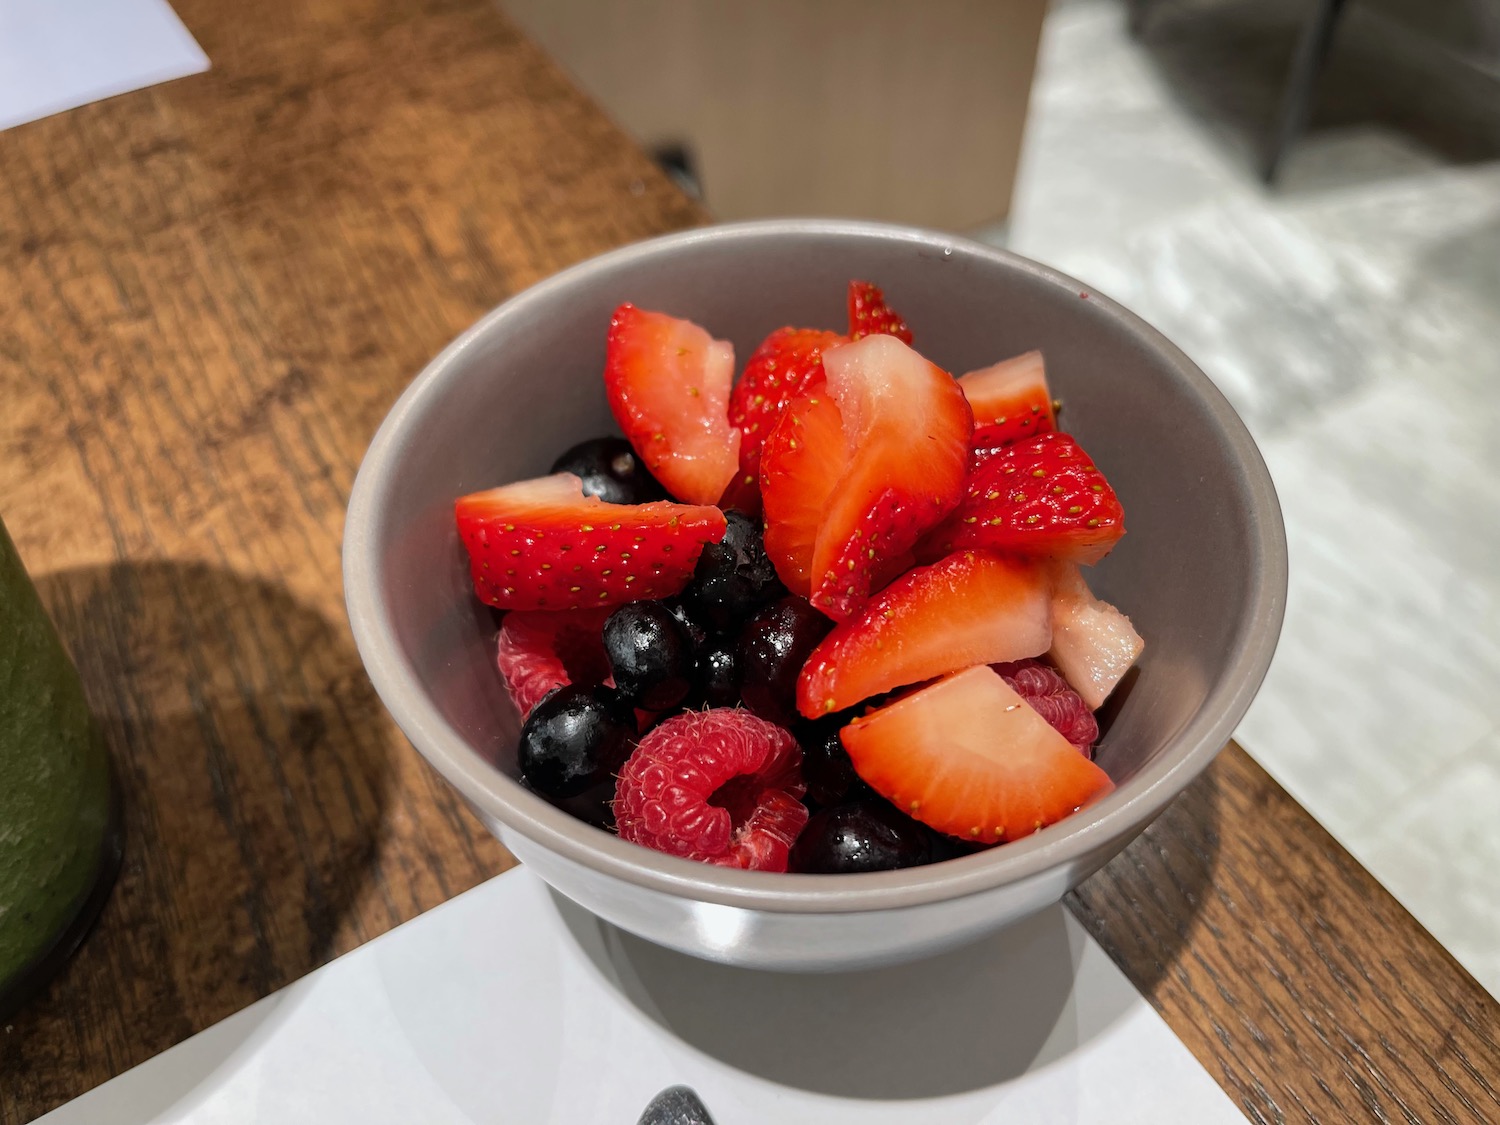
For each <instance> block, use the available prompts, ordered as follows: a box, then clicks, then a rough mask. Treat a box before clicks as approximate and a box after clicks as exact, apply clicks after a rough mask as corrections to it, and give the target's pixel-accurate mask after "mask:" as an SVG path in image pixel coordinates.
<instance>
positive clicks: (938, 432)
mask: <svg viewBox="0 0 1500 1125" xmlns="http://www.w3.org/2000/svg"><path fill="white" fill-rule="evenodd" d="M823 368H824V371H825V372H826V374H827V377H828V390H829V391H830V392H831V393H832V394H833V397H834V399H835V401H837V403H838V409H839V415H840V418H841V419H842V423H843V432H844V442H845V445H846V446H847V447H848V449H849V450H850V451H851V452H850V462H849V468H848V470H847V471H846V472H845V473H844V476H843V477H842V479H840V480H839V482H838V484H837V486H836V487H835V488H834V490H833V492H832V495H831V496H830V497H829V498H828V507H827V510H826V513H825V515H824V518H823V521H822V523H821V525H820V526H819V528H818V538H817V542H816V544H815V545H814V548H813V560H812V572H811V584H812V595H811V598H810V600H811V601H812V603H813V605H815V606H817V607H818V608H819V609H820V610H822V611H823V612H824V613H826V614H828V615H829V616H830V617H832V618H834V619H835V620H843V619H844V618H846V617H848V616H849V615H850V614H852V613H853V612H854V611H855V609H857V608H858V607H859V605H860V604H861V603H862V602H863V601H864V600H865V599H866V598H867V597H869V595H870V591H871V590H872V589H873V588H874V583H875V576H876V574H877V573H880V572H882V570H883V569H884V565H885V564H886V563H887V562H888V561H889V560H891V559H894V558H896V557H898V556H899V555H901V554H903V553H904V552H906V551H908V550H910V549H911V548H912V547H913V546H914V545H915V544H916V542H917V540H918V539H919V538H921V536H922V533H923V532H925V531H926V530H927V529H928V528H930V527H932V526H933V525H935V524H937V523H938V522H940V521H941V520H942V519H943V518H944V517H945V516H946V515H947V514H948V513H949V512H950V511H952V510H953V508H954V506H955V505H957V503H958V501H959V498H960V496H961V495H962V491H963V482H964V476H965V470H966V468H967V465H968V458H969V439H970V436H971V434H972V432H973V427H974V420H973V415H972V413H971V412H970V410H969V404H968V402H966V401H965V399H964V396H963V392H962V391H960V390H959V389H958V384H957V383H955V382H954V381H953V378H952V377H951V376H950V375H949V374H948V373H947V372H946V371H944V370H943V369H942V368H940V367H938V366H937V365H935V364H933V363H930V362H928V361H927V360H926V359H923V358H922V357H921V356H920V355H918V354H917V353H916V352H914V351H912V350H911V348H909V347H907V346H906V345H905V344H903V343H902V342H901V341H900V340H898V339H896V337H894V336H885V335H874V336H867V337H865V338H864V339H862V340H857V341H855V342H854V343H852V344H845V345H843V346H842V347H838V348H834V349H832V350H831V351H829V352H826V353H824V355H823ZM768 471H769V468H768Z"/></svg>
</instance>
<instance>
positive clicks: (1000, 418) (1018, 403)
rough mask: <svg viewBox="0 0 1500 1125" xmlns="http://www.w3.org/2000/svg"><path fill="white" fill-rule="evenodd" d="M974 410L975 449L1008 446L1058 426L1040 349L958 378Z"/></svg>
mask: <svg viewBox="0 0 1500 1125" xmlns="http://www.w3.org/2000/svg"><path fill="white" fill-rule="evenodd" d="M958 385H959V387H960V388H961V389H962V390H963V392H964V397H965V398H967V399H968V400H969V407H970V409H972V410H973V411H974V448H976V449H988V448H992V447H994V446H997V445H1009V444H1010V443H1011V442H1013V441H1019V440H1020V439H1021V438H1027V437H1031V436H1032V435H1034V434H1045V433H1049V432H1050V431H1052V430H1055V429H1057V415H1056V414H1055V413H1054V411H1053V405H1052V391H1051V390H1050V389H1049V388H1048V386H1047V369H1046V366H1045V365H1044V364H1043V363H1042V353H1041V352H1027V353H1026V354H1025V355H1018V356H1016V357H1015V358H1014V359H1007V360H1002V361H1001V362H999V363H996V364H993V365H991V366H989V367H982V368H980V369H979V370H978V371H970V372H969V373H968V374H967V375H960V376H959V377H958Z"/></svg>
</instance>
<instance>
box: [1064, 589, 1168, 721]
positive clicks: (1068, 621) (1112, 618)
mask: <svg viewBox="0 0 1500 1125" xmlns="http://www.w3.org/2000/svg"><path fill="white" fill-rule="evenodd" d="M1053 570H1054V576H1055V577H1054V581H1055V585H1054V592H1053V595H1052V651H1051V653H1050V654H1049V655H1050V656H1051V657H1052V660H1053V662H1054V663H1055V664H1056V665H1057V666H1058V668H1060V669H1061V670H1062V674H1063V675H1064V676H1065V677H1067V680H1068V683H1069V684H1071V685H1072V686H1073V689H1074V690H1075V691H1077V692H1078V694H1079V695H1080V696H1081V697H1082V698H1083V701H1084V702H1085V703H1087V704H1088V705H1089V706H1090V707H1091V708H1096V707H1099V706H1101V705H1102V704H1103V703H1104V701H1105V699H1107V698H1108V697H1109V693H1110V692H1112V691H1114V690H1115V685H1116V684H1118V683H1119V682H1120V680H1121V678H1122V677H1123V676H1124V675H1125V673H1126V672H1128V671H1130V667H1131V665H1133V664H1134V663H1135V662H1136V661H1137V660H1138V659H1139V658H1140V655H1141V652H1142V651H1143V650H1144V649H1145V647H1146V642H1145V641H1143V640H1141V636H1140V634H1139V633H1137V632H1136V631H1135V627H1134V626H1133V625H1131V623H1130V618H1128V617H1126V616H1125V615H1124V614H1123V613H1121V612H1120V611H1119V610H1118V609H1116V608H1115V607H1114V606H1112V605H1110V604H1109V603H1108V602H1106V601H1100V600H1099V599H1098V598H1096V597H1094V595H1093V593H1092V592H1091V591H1090V590H1089V587H1088V583H1087V582H1085V581H1084V579H1083V575H1082V574H1081V573H1080V572H1079V570H1078V568H1077V567H1076V566H1073V565H1071V564H1067V563H1063V564H1060V565H1058V566H1056V567H1054V568H1053Z"/></svg>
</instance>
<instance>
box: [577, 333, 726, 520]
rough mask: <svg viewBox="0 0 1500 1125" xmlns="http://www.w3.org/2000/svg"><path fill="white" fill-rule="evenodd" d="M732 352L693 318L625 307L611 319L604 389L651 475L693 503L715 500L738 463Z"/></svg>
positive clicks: (672, 492)
mask: <svg viewBox="0 0 1500 1125" xmlns="http://www.w3.org/2000/svg"><path fill="white" fill-rule="evenodd" d="M733 382H734V349H733V348H732V347H730V345H729V344H727V343H725V342H724V341H723V340H715V339H714V338H713V337H712V336H710V335H709V334H708V333H707V332H705V331H704V330H703V329H702V328H699V327H698V326H697V325H696V324H694V323H693V322H692V321H690V320H679V319H677V318H676V317H671V316H667V315H666V314H665V313H658V312H647V311H646V310H645V309H638V308H636V307H635V306H634V305H629V304H625V305H621V306H620V307H619V308H617V309H616V310H615V314H614V316H613V317H612V318H611V319H610V322H609V341H608V345H607V348H606V351H605V357H604V389H605V391H606V393H607V394H608V395H609V408H610V410H611V411H612V412H613V413H614V416H615V421H617V422H619V423H620V429H621V430H622V431H623V432H624V434H625V436H626V437H627V438H629V439H630V444H631V445H632V446H634V447H635V451H636V453H637V454H638V455H639V456H640V459H641V460H642V461H644V462H645V463H646V468H647V469H648V470H650V472H651V475H652V476H654V477H655V478H656V479H657V480H659V481H660V482H661V483H662V484H663V485H664V486H665V487H666V489H667V491H668V492H670V493H671V494H672V495H673V496H675V497H677V498H678V499H679V500H686V501H687V502H688V503H690V504H715V503H717V502H718V500H719V497H720V496H722V495H723V494H724V489H725V487H727V486H728V484H729V482H730V480H731V479H733V477H734V474H735V469H736V468H737V467H738V465H739V448H740V435H739V434H738V433H737V432H735V430H734V429H733V428H731V426H730V425H729V416H728V414H727V413H726V407H727V406H728V404H729V387H730V384H731V383H733Z"/></svg>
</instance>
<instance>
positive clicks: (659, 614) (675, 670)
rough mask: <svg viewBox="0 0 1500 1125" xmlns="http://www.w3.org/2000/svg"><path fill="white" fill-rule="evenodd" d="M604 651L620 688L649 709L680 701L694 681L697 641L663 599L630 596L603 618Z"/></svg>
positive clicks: (634, 701)
mask: <svg viewBox="0 0 1500 1125" xmlns="http://www.w3.org/2000/svg"><path fill="white" fill-rule="evenodd" d="M604 652H605V655H607V656H608V657H609V666H610V668H611V670H612V671H613V672H614V676H615V686H616V687H617V688H618V689H619V691H620V694H621V695H622V696H623V697H624V698H625V699H628V700H630V701H631V702H632V703H634V704H635V705H636V706H638V707H640V708H641V709H643V710H646V711H665V710H667V709H669V708H672V707H676V706H677V705H678V704H679V703H681V702H682V701H683V700H684V699H685V698H687V693H688V690H689V689H690V688H691V687H692V684H693V645H692V641H691V639H690V638H689V637H688V634H687V631H686V630H685V629H684V628H683V627H682V624H681V622H679V621H678V620H677V618H676V617H674V616H673V614H672V611H671V610H670V609H668V608H667V607H666V606H665V605H663V604H662V603H661V602H631V603H630V604H628V605H622V606H621V607H620V608H619V609H617V610H615V611H614V613H612V614H610V615H609V620H608V621H606V622H605V623H604Z"/></svg>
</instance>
